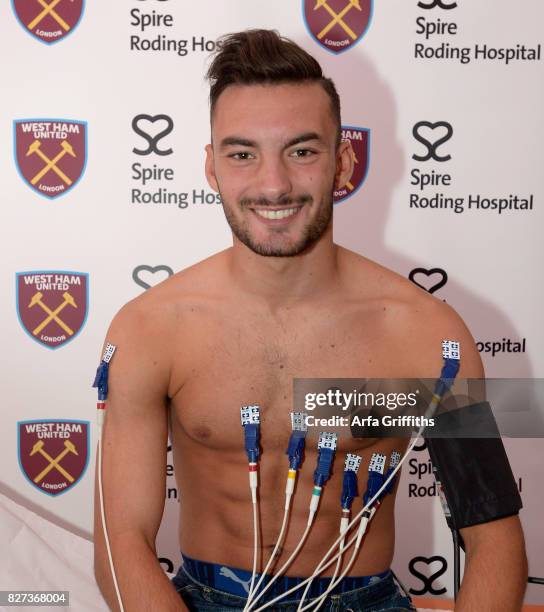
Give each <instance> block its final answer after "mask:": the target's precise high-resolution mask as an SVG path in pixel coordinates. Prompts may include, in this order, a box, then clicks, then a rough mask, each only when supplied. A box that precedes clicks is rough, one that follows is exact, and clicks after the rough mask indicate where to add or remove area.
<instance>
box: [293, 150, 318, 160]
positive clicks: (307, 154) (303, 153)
mask: <svg viewBox="0 0 544 612" xmlns="http://www.w3.org/2000/svg"><path fill="white" fill-rule="evenodd" d="M314 154H315V151H312V150H311V149H295V150H294V151H293V152H292V153H291V156H292V157H298V158H302V157H311V156H312V155H314Z"/></svg>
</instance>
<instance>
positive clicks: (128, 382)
mask: <svg viewBox="0 0 544 612" xmlns="http://www.w3.org/2000/svg"><path fill="white" fill-rule="evenodd" d="M106 342H110V343H112V344H114V345H115V346H116V347H117V348H116V352H115V354H114V356H113V358H112V360H111V362H110V371H109V392H108V398H107V409H106V418H105V424H104V431H103V459H102V483H103V494H104V505H105V512H106V526H107V531H108V535H109V538H110V543H111V541H113V540H114V538H115V537H118V536H120V535H124V534H126V533H132V534H138V535H141V536H142V537H144V538H145V539H146V541H147V543H148V545H149V546H150V547H151V548H154V545H155V537H156V534H157V531H158V528H159V526H160V522H161V518H162V514H163V510H164V498H165V480H166V446H167V440H168V412H167V403H166V397H167V389H168V380H169V363H168V355H167V354H165V349H164V346H161V342H160V338H159V337H157V325H156V322H155V321H153V320H152V318H150V316H149V315H148V314H147V313H146V312H145V310H143V309H142V308H141V307H139V306H135V305H134V303H129V304H128V305H127V306H125V307H124V308H123V309H121V311H120V312H119V313H118V314H117V315H116V317H115V318H114V320H113V322H112V324H111V326H110V329H109V330H108V334H107V336H106ZM97 468H98V462H97ZM97 482H98V478H97ZM95 493H96V494H95V559H99V558H103V554H104V541H103V535H102V523H101V519H100V506H99V498H98V490H96V491H95Z"/></svg>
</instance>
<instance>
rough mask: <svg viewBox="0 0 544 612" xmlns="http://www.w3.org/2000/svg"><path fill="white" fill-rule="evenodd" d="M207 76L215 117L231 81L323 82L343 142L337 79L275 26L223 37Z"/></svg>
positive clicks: (265, 83)
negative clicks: (271, 28) (324, 71)
mask: <svg viewBox="0 0 544 612" xmlns="http://www.w3.org/2000/svg"><path fill="white" fill-rule="evenodd" d="M206 76H207V79H208V81H209V82H210V115H211V116H212V117H213V111H214V108H215V105H216V104H217V100H218V98H219V96H220V95H221V93H222V92H223V91H224V90H225V89H226V88H227V87H228V86H229V85H281V84H284V83H319V84H320V85H321V87H323V89H324V90H325V92H326V93H327V95H328V96H329V98H330V102H331V111H332V115H333V118H334V121H335V123H336V125H337V145H338V144H339V143H340V139H341V120H340V97H339V96H338V92H337V91H336V87H335V86H334V83H333V81H332V80H331V79H329V78H326V77H325V76H323V71H322V70H321V66H320V65H319V63H318V62H317V60H315V59H314V58H313V57H312V56H311V55H310V54H309V53H307V52H306V51H304V49H302V48H301V47H299V46H298V45H297V44H296V43H294V42H293V41H292V40H289V39H288V38H283V37H282V36H280V35H279V33H278V32H276V31H275V30H246V31H245V32H236V33H234V34H227V35H226V36H223V37H222V38H220V39H219V40H218V41H217V50H216V51H215V55H214V57H213V59H212V62H211V64H210V67H209V68H208V72H207V74H206Z"/></svg>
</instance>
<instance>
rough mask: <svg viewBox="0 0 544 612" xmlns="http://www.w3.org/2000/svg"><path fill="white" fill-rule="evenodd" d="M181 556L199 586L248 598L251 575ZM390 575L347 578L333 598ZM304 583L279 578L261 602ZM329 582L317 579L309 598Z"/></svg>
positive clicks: (297, 593)
mask: <svg viewBox="0 0 544 612" xmlns="http://www.w3.org/2000/svg"><path fill="white" fill-rule="evenodd" d="M181 555H182V557H183V569H184V570H185V571H186V572H187V574H189V575H190V576H191V577H192V578H194V579H195V580H197V581H198V582H201V583H202V584H204V585H206V586H208V587H210V588H212V589H218V590H219V591H224V592H226V593H230V594H231V595H238V596H239V597H247V595H248V593H249V586H250V583H251V572H250V571H248V570H244V569H240V568H237V567H230V566H228V565H221V564H218V563H209V562H208V561H198V560H197V559H191V558H190V557H188V556H187V555H184V554H183V553H181ZM390 571H391V570H386V571H385V572H381V573H380V574H374V575H373V576H346V577H345V578H343V579H342V580H341V581H340V582H339V583H338V584H337V585H336V586H335V587H334V589H332V590H331V592H330V594H331V595H337V594H340V593H346V592H348V591H354V590H355V589H361V588H363V587H366V586H369V585H372V584H375V583H377V582H379V581H380V580H382V579H383V578H385V577H386V576H387V575H388V574H389V573H390ZM260 577H261V574H257V575H256V578H255V584H256V583H257V581H258V580H259V578H260ZM270 578H271V576H270V575H267V576H266V578H265V579H264V580H263V582H262V584H261V586H260V587H259V591H261V590H262V589H263V588H264V586H265V585H266V584H268V581H269V580H270ZM304 580H306V578H304V577H299V576H280V577H279V578H278V579H277V580H276V581H275V582H274V584H273V585H272V586H271V587H270V588H269V589H268V591H267V592H266V593H265V595H264V596H263V599H262V601H263V602H266V601H268V600H270V599H274V598H275V597H277V596H278V595H281V594H282V593H285V591H288V590H289V589H291V588H293V587H295V586H296V585H297V584H300V583H301V582H303V581H304ZM330 582H331V578H330V577H323V578H316V579H315V580H313V581H312V585H311V587H310V590H309V592H308V594H307V596H306V597H308V598H310V599H313V598H314V597H319V595H322V594H323V593H324V592H325V591H326V590H327V587H328V586H329V584H330ZM303 592H304V587H301V588H300V589H298V590H296V591H294V592H293V593H292V594H291V595H290V597H289V599H296V598H300V597H302V594H303Z"/></svg>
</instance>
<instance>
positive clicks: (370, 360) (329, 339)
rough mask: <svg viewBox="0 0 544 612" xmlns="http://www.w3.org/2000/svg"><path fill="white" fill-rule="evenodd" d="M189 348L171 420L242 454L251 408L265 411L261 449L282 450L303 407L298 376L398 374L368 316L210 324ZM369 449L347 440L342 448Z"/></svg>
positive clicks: (208, 442)
mask: <svg viewBox="0 0 544 612" xmlns="http://www.w3.org/2000/svg"><path fill="white" fill-rule="evenodd" d="M199 328H200V329H201V333H200V334H199ZM189 344H190V345H189V346H186V347H185V350H186V351H187V353H188V355H190V366H187V365H186V366H185V367H186V369H188V374H187V376H186V377H185V379H184V380H185V382H184V384H183V385H182V387H181V389H180V390H179V392H178V393H177V394H176V395H175V397H174V398H173V400H172V408H173V416H174V418H175V420H176V425H177V426H178V427H179V428H180V429H181V431H182V433H183V435H184V436H186V437H187V438H189V439H191V440H192V441H193V442H195V443H197V444H199V445H204V446H206V447H209V448H210V449H214V450H220V451H229V450H232V451H238V450H239V448H240V443H241V440H242V429H241V425H240V407H241V406H244V405H250V404H258V405H259V406H260V411H261V423H262V426H261V436H262V445H263V447H266V448H267V449H276V448H277V449H278V450H280V449H281V450H282V451H283V449H284V448H285V446H286V443H287V439H288V437H289V433H290V431H291V422H290V412H292V411H300V410H302V409H303V406H297V405H294V402H293V380H294V379H295V378H369V377H373V376H387V375H394V360H392V359H391V350H390V347H388V342H387V341H386V339H384V338H380V335H379V333H377V328H376V327H375V326H372V325H371V321H370V320H368V319H367V320H366V321H365V319H364V317H363V318H361V317H352V316H334V315H332V314H328V315H323V316H321V317H316V318H311V319H308V318H306V319H305V318H303V317H293V318H291V319H290V318H289V317H288V316H287V317H284V318H282V319H272V320H264V319H262V318H259V317H255V318H253V317H251V316H246V317H233V318H231V319H230V320H229V319H228V318H225V319H223V320H221V321H219V320H214V321H209V320H208V321H206V323H205V325H200V326H199V325H196V326H195V328H194V329H193V331H192V333H191V335H190V342H189ZM369 443H370V440H368V441H366V442H365V441H364V440H353V439H349V437H348V436H346V435H344V436H343V437H341V439H340V444H339V450H342V449H343V450H346V451H350V450H356V449H357V448H362V447H364V446H367V445H368V444H369Z"/></svg>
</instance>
